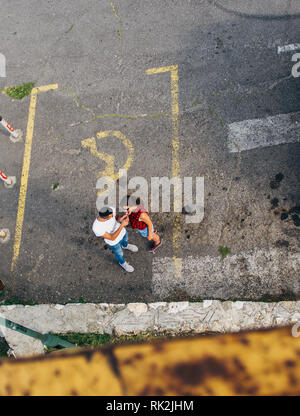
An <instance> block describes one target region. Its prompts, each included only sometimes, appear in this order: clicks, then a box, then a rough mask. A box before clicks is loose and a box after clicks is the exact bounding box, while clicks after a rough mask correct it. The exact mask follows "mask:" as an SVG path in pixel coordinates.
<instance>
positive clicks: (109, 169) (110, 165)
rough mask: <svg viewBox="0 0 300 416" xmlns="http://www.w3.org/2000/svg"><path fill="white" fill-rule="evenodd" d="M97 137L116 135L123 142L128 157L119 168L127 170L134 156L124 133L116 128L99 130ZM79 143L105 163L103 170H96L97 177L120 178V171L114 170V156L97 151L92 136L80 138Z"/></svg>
mask: <svg viewBox="0 0 300 416" xmlns="http://www.w3.org/2000/svg"><path fill="white" fill-rule="evenodd" d="M96 136H97V139H103V138H105V137H111V136H113V137H116V138H118V139H120V140H121V141H122V143H123V145H124V146H125V147H126V148H127V150H128V157H127V160H126V162H125V164H124V166H123V167H122V168H120V169H123V170H126V171H127V170H128V169H129V168H130V166H131V165H132V162H133V158H134V147H133V144H132V143H131V141H130V140H129V139H128V138H127V137H126V136H125V134H123V133H121V132H120V131H118V130H105V131H100V132H98V133H97V134H96ZM81 145H82V146H83V147H86V148H89V149H90V152H91V154H92V155H94V156H97V157H98V158H99V159H101V160H103V161H104V162H105V163H106V168H105V169H104V170H103V171H100V172H98V174H97V177H98V178H101V177H104V176H106V177H110V178H112V179H113V180H114V181H117V180H118V179H120V172H115V157H114V156H113V155H110V154H109V153H106V152H99V151H98V149H97V143H96V140H95V138H94V137H90V138H88V139H85V140H82V142H81ZM102 192H103V190H100V191H99V192H98V195H100V194H101V193H102Z"/></svg>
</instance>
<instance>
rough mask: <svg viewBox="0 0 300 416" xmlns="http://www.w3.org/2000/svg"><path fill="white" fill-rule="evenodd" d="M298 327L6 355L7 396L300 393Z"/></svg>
mask: <svg viewBox="0 0 300 416" xmlns="http://www.w3.org/2000/svg"><path fill="white" fill-rule="evenodd" d="M299 394H300V345H299V338H295V337H293V336H292V333H291V328H280V329H273V330H264V331H253V332H247V333H239V334H226V335H216V336H198V337H192V338H188V339H180V340H174V341H165V342H159V343H152V344H142V345H141V344H140V345H125V346H121V345H120V346H112V347H108V348H103V349H102V350H88V351H87V350H75V351H70V352H62V353H57V354H50V355H47V356H43V357H35V358H28V359H22V360H13V359H5V360H2V361H0V395H108V396H110V395H133V396H137V395H299Z"/></svg>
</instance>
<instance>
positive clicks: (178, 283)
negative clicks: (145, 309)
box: [152, 248, 300, 307]
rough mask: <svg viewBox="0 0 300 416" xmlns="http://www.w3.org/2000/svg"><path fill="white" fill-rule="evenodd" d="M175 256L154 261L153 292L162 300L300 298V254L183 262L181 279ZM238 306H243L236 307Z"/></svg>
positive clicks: (283, 252) (274, 250)
mask: <svg viewBox="0 0 300 416" xmlns="http://www.w3.org/2000/svg"><path fill="white" fill-rule="evenodd" d="M172 260H173V259H172V257H155V258H154V259H153V262H152V290H153V294H154V295H155V296H156V297H157V298H158V299H159V300H164V299H168V298H170V297H171V298H172V297H174V299H176V296H178V293H180V295H181V296H183V295H184V296H186V299H191V298H194V299H205V298H206V299H224V300H225V299H253V300H254V299H260V298H263V297H265V296H266V295H269V296H281V295H282V293H283V292H286V293H293V294H294V295H297V296H299V295H300V281H299V270H300V252H291V251H287V250H282V249H277V248H271V249H269V250H261V249H255V250H252V251H249V252H242V253H239V254H229V255H227V256H226V257H225V259H224V260H222V259H221V256H216V257H213V256H205V257H196V256H194V257H193V256H188V257H185V258H183V259H182V277H181V279H177V278H176V276H175V275H174V264H173V261H172ZM237 306H238V307H240V306H241V304H239V305H237Z"/></svg>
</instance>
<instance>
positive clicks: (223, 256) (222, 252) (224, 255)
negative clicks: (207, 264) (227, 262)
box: [219, 246, 231, 260]
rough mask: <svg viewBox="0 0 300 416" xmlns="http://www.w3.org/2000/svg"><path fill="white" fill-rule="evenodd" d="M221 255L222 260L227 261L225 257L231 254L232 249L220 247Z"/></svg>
mask: <svg viewBox="0 0 300 416" xmlns="http://www.w3.org/2000/svg"><path fill="white" fill-rule="evenodd" d="M219 253H220V254H221V256H222V260H224V259H225V257H226V256H227V254H229V253H231V250H230V248H228V247H223V246H220V247H219Z"/></svg>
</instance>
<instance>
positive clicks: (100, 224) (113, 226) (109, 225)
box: [93, 207, 126, 246]
mask: <svg viewBox="0 0 300 416" xmlns="http://www.w3.org/2000/svg"><path fill="white" fill-rule="evenodd" d="M110 208H111V209H112V210H113V216H112V217H111V218H110V219H109V220H107V221H98V220H97V218H96V219H95V221H94V224H93V231H94V233H95V235H96V236H97V237H101V236H102V235H103V234H105V233H109V234H113V233H114V232H115V231H117V230H118V228H119V227H120V226H121V224H120V223H119V222H118V221H117V220H116V210H115V208H112V207H110ZM125 234H126V230H125V228H123V229H122V231H121V232H120V234H119V235H118V237H117V238H116V239H115V240H107V239H106V238H104V241H105V242H106V244H108V245H109V246H115V245H116V244H118V243H119V242H120V241H121V240H122V238H123V237H124V235H125Z"/></svg>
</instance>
